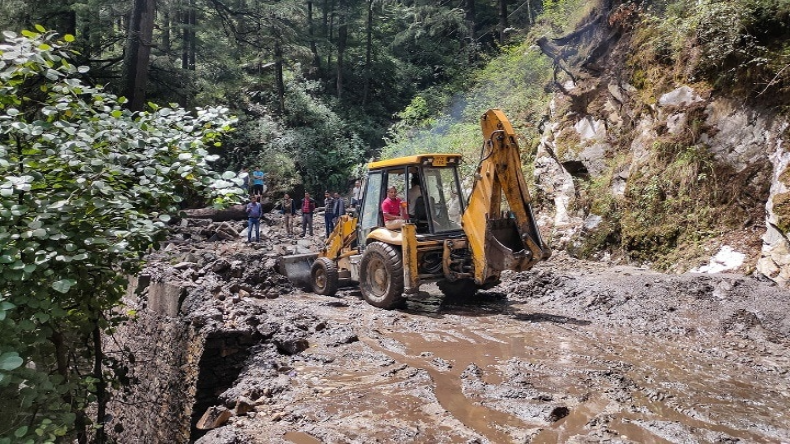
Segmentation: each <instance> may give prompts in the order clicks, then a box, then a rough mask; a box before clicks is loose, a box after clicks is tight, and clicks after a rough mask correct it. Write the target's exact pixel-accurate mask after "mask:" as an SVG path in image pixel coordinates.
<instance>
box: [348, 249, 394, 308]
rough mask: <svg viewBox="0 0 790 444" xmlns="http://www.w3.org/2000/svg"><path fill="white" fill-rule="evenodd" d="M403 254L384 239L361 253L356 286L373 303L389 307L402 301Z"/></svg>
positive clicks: (381, 306) (375, 305)
mask: <svg viewBox="0 0 790 444" xmlns="http://www.w3.org/2000/svg"><path fill="white" fill-rule="evenodd" d="M403 287H404V283H403V258H402V257H401V254H400V250H398V249H397V248H395V247H393V246H392V245H389V244H385V243H383V242H373V243H372V244H370V245H368V246H367V247H366V248H365V252H364V253H362V260H361V261H360V270H359V288H360V290H362V297H364V298H365V300H366V301H368V303H369V304H370V305H372V306H374V307H379V308H384V309H390V308H394V307H396V306H398V305H402V304H403V302H404V301H405V300H404V298H403Z"/></svg>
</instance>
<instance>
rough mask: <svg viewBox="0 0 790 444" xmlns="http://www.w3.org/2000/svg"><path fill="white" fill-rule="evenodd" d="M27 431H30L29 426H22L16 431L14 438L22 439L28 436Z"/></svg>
mask: <svg viewBox="0 0 790 444" xmlns="http://www.w3.org/2000/svg"><path fill="white" fill-rule="evenodd" d="M27 429H28V427H27V426H22V427H20V428H18V429H16V431H15V432H14V436H16V437H17V438H21V437H23V436H25V435H27Z"/></svg>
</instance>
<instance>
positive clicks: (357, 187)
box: [351, 181, 362, 208]
mask: <svg viewBox="0 0 790 444" xmlns="http://www.w3.org/2000/svg"><path fill="white" fill-rule="evenodd" d="M361 202H362V183H361V182H360V181H356V182H354V188H352V189H351V206H352V207H354V208H356V207H357V206H359V204H360V203H361Z"/></svg>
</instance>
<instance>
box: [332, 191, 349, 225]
mask: <svg viewBox="0 0 790 444" xmlns="http://www.w3.org/2000/svg"><path fill="white" fill-rule="evenodd" d="M334 208H335V209H334V210H333V211H332V213H334V214H335V220H334V225H337V222H338V221H339V220H340V216H342V215H344V214H346V199H344V198H343V196H341V195H340V193H338V192H337V191H335V206H334Z"/></svg>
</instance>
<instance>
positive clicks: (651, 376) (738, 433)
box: [200, 270, 790, 444]
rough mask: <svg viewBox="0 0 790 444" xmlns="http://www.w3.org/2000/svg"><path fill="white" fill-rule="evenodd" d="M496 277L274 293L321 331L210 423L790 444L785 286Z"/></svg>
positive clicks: (484, 436) (539, 439)
mask: <svg viewBox="0 0 790 444" xmlns="http://www.w3.org/2000/svg"><path fill="white" fill-rule="evenodd" d="M503 285H504V287H503V288H497V289H495V290H494V291H491V292H486V293H484V294H483V295H482V297H480V298H479V299H477V300H476V301H475V302H474V303H471V302H468V301H467V302H463V301H462V302H458V303H452V302H445V303H444V304H441V305H440V302H441V298H440V297H438V296H437V295H438V294H439V293H438V290H437V289H436V288H435V287H433V286H429V287H427V290H428V292H427V293H426V294H423V295H422V296H421V297H420V298H419V300H418V301H415V302H414V303H410V304H409V305H408V306H407V308H405V309H404V310H393V311H383V310H379V309H376V308H373V307H371V306H369V305H367V304H366V303H364V302H363V301H362V300H361V298H360V296H359V292H358V291H356V290H353V289H350V290H342V291H341V292H340V293H339V295H338V297H336V298H327V297H322V296H317V295H312V294H304V293H301V292H296V293H292V294H289V295H286V296H284V297H282V298H280V299H279V300H277V303H282V304H294V306H298V307H302V308H307V309H309V310H310V311H311V312H312V313H314V314H315V315H316V316H317V317H318V318H320V319H321V320H322V321H323V322H324V323H325V324H326V329H325V330H324V329H321V330H319V331H317V332H316V333H315V334H313V335H312V337H311V338H310V339H309V342H310V348H308V349H307V350H305V351H303V352H302V353H300V354H297V355H294V356H292V357H291V360H290V361H289V362H288V364H287V366H286V367H285V371H284V372H283V373H284V374H283V377H287V378H288V381H287V389H285V390H282V391H281V392H280V393H277V394H275V395H273V396H272V397H271V398H270V399H268V400H267V401H266V402H265V403H261V404H260V405H259V406H258V407H257V409H256V410H257V411H256V412H255V413H254V414H251V415H249V416H245V417H235V418H233V421H232V422H231V424H230V425H229V426H226V427H224V428H228V427H230V428H232V429H233V430H234V433H236V436H243V437H244V438H239V439H241V441H239V442H260V443H297V444H301V443H316V442H320V443H389V442H393V443H394V442H398V443H401V442H412V443H527V442H529V443H555V442H598V441H607V442H639V443H651V442H652V443H696V442H710V443H716V442H744V443H752V442H754V443H785V442H790V415H788V408H789V407H790V384H789V383H788V379H789V378H788V373H787V369H788V368H790V355H789V354H788V347H787V328H788V323H787V319H786V312H787V310H786V308H787V306H788V305H790V304H788V294H787V293H786V292H783V291H781V290H779V289H776V288H775V287H772V286H770V285H767V284H764V283H761V282H757V281H756V280H749V279H748V278H743V277H722V278H707V277H706V278H698V277H694V276H688V277H670V276H663V275H657V274H651V273H647V272H644V273H643V272H640V271H639V270H634V271H629V272H624V273H615V272H604V273H598V272H596V271H595V270H591V271H581V272H573V273H570V272H564V273H555V272H553V271H545V270H544V272H543V273H538V274H537V275H532V276H529V277H528V278H527V279H525V278H523V277H520V276H516V277H515V278H514V279H512V280H511V281H509V283H506V284H503ZM722 288H724V289H729V290H727V291H726V292H723V290H722ZM717 291H718V293H717ZM755 292H756V293H755ZM761 292H765V294H763V293H761ZM266 303H269V304H271V303H273V301H267V302H266ZM782 304H784V305H782ZM783 313H784V314H783ZM338 329H339V330H342V331H346V332H349V331H353V333H354V334H353V335H352V336H349V337H348V338H347V340H343V341H338V340H337V339H336V336H332V335H330V334H329V333H328V332H329V331H337V330H338ZM224 433H225V434H227V431H225V432H224ZM221 435H222V434H221V433H219V432H216V435H215V436H216V437H217V438H218V437H219V436H221ZM204 439H205V442H220V441H218V440H215V441H211V435H209V436H207V437H206V438H204ZM245 440H246V441H245ZM200 442H204V440H201V441H200ZM224 442H228V441H227V440H226V441H224Z"/></svg>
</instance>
